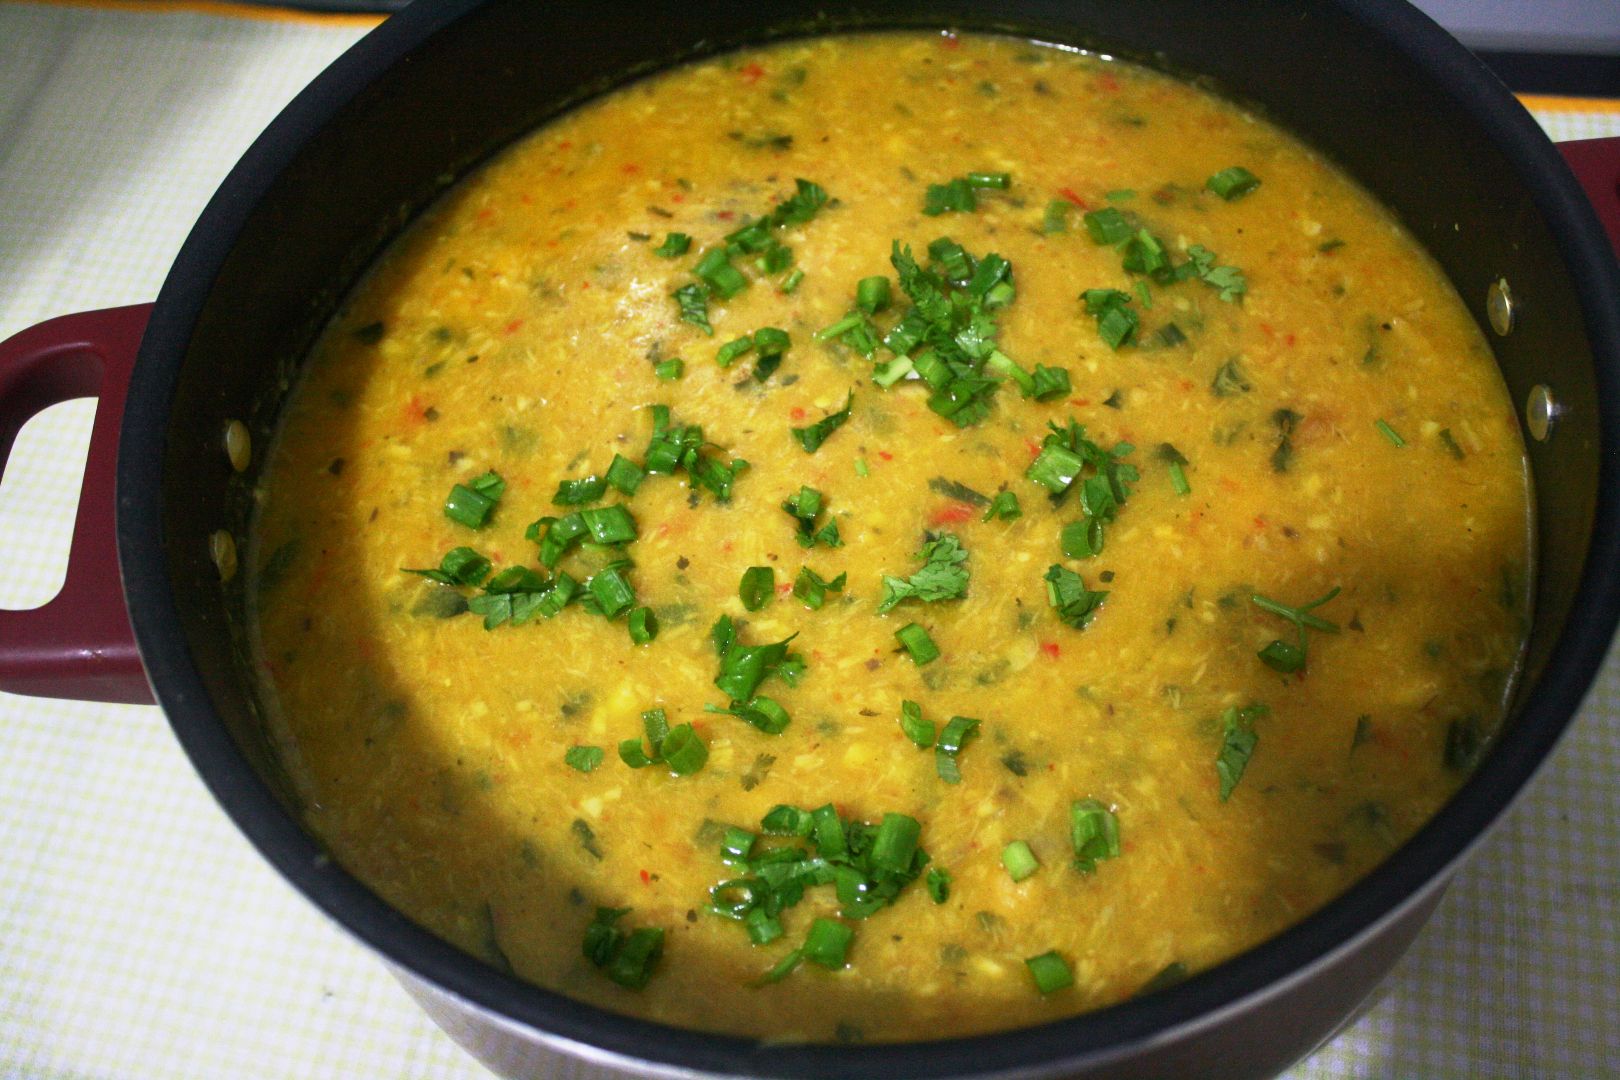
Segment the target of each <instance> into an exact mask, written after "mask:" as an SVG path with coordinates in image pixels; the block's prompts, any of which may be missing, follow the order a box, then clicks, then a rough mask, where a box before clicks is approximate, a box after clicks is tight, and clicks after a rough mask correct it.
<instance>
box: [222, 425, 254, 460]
mask: <svg viewBox="0 0 1620 1080" xmlns="http://www.w3.org/2000/svg"><path fill="white" fill-rule="evenodd" d="M225 456H226V457H228V458H230V459H231V468H233V469H235V470H236V471H237V472H246V471H247V467H248V465H249V464H251V463H252V461H253V437H252V436H251V435H249V434H248V429H247V425H246V424H244V423H242V421H240V420H232V421H231V422H230V423H228V424H226V425H225Z"/></svg>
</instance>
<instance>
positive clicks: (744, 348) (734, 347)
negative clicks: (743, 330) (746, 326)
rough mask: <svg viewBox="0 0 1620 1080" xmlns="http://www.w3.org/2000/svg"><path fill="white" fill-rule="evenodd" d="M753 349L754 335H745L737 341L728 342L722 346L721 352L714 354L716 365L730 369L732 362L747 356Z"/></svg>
mask: <svg viewBox="0 0 1620 1080" xmlns="http://www.w3.org/2000/svg"><path fill="white" fill-rule="evenodd" d="M753 347H754V338H753V335H752V334H744V335H743V336H742V337H740V338H738V339H737V340H736V341H728V342H726V343H725V344H724V345H722V346H720V349H719V351H718V352H716V353H715V354H714V360H715V363H717V364H719V365H720V366H721V367H730V366H731V364H732V361H734V360H736V359H737V358H738V357H739V356H744V355H746V354H747V353H748V352H750V351H751V350H752V349H753Z"/></svg>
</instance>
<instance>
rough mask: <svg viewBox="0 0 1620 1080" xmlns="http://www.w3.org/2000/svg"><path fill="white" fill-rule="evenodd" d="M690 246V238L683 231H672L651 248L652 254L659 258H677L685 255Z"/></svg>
mask: <svg viewBox="0 0 1620 1080" xmlns="http://www.w3.org/2000/svg"><path fill="white" fill-rule="evenodd" d="M691 246H692V238H691V237H690V236H687V235H686V234H685V233H683V232H672V233H670V234H669V235H667V236H665V237H664V242H663V243H662V244H659V245H658V246H657V247H656V248H654V249H653V254H654V255H657V256H658V257H659V258H660V259H678V258H680V257H681V256H682V255H685V254H686V252H687V251H688V249H690V248H691Z"/></svg>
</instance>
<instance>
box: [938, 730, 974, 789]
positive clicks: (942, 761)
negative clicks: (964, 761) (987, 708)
mask: <svg viewBox="0 0 1620 1080" xmlns="http://www.w3.org/2000/svg"><path fill="white" fill-rule="evenodd" d="M978 731H979V721H977V720H975V719H973V718H972V717H968V716H953V717H951V719H950V721H949V722H948V723H947V724H946V725H945V728H944V730H942V731H941V732H940V733H939V741H938V742H936V743H935V744H934V771H935V772H937V773H938V774H939V778H940V779H941V780H943V781H945V782H946V783H947V784H959V783H961V782H962V770H961V769H960V768H959V767H958V765H957V762H956V758H957V755H958V754H960V753H961V752H962V748H963V747H964V746H966V745H967V743H968V740H969V739H971V738H973V736H974V735H976V734H978Z"/></svg>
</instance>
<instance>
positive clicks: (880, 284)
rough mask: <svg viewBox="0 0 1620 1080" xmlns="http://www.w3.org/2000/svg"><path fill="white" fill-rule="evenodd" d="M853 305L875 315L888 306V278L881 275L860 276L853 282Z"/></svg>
mask: <svg viewBox="0 0 1620 1080" xmlns="http://www.w3.org/2000/svg"><path fill="white" fill-rule="evenodd" d="M855 306H856V307H858V308H860V309H861V310H862V311H864V312H866V313H867V314H868V315H876V314H877V313H878V312H880V311H882V310H883V309H884V308H886V307H888V306H889V279H888V278H886V277H883V276H881V275H879V276H876V277H867V278H861V280H860V281H858V282H857V283H856V284H855Z"/></svg>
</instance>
